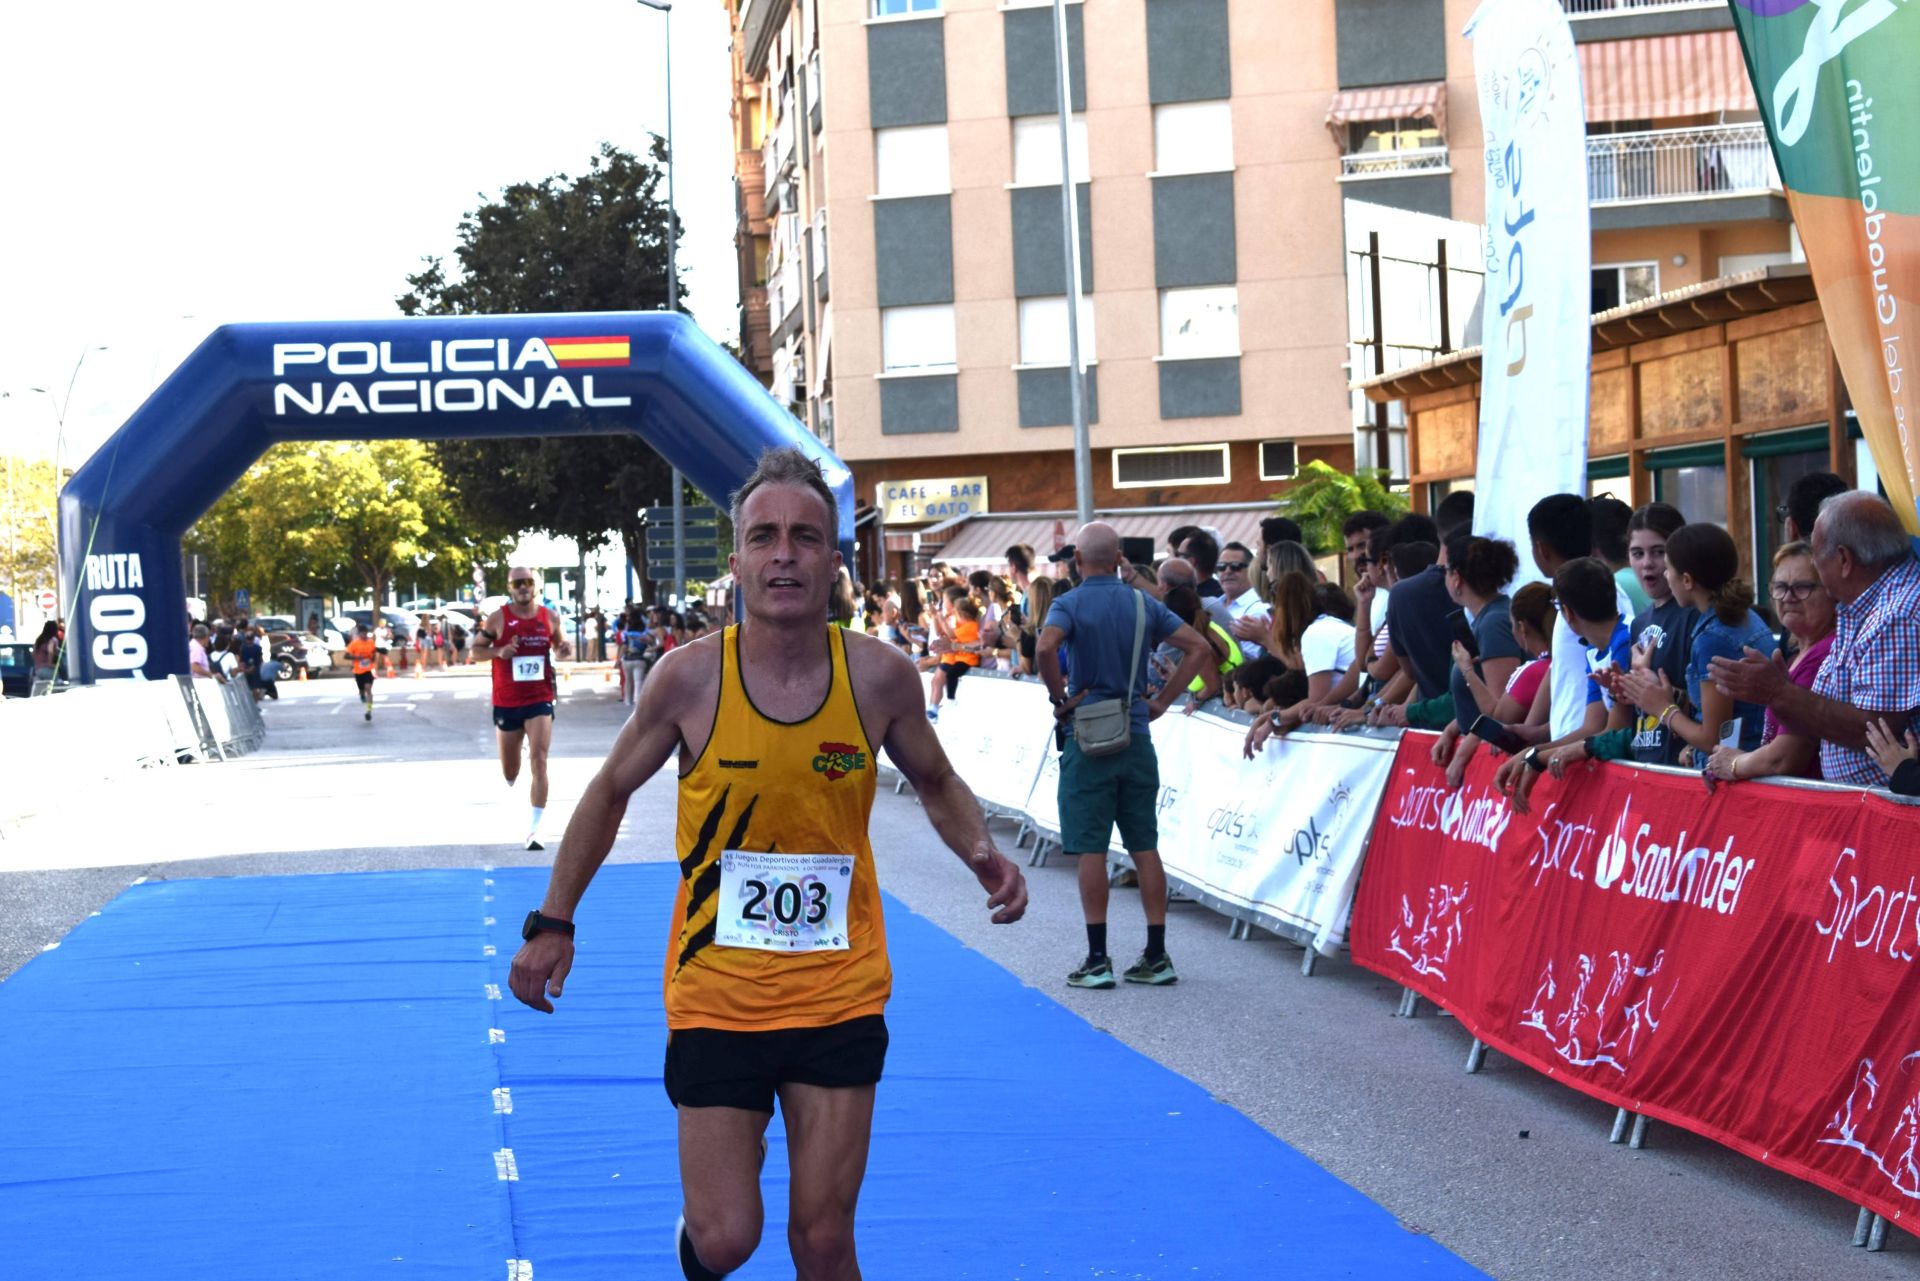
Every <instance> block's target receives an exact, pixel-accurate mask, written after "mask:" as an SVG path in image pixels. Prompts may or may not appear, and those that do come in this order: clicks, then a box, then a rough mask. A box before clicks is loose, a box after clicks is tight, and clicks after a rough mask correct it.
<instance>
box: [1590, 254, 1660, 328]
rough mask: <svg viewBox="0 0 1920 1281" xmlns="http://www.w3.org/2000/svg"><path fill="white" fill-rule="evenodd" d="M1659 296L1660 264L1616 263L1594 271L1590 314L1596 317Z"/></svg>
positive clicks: (1599, 267) (1596, 268)
mask: <svg viewBox="0 0 1920 1281" xmlns="http://www.w3.org/2000/svg"><path fill="white" fill-rule="evenodd" d="M1659 292H1660V264H1659V263H1657V262H1615V263H1606V264H1604V265H1602V266H1598V267H1595V268H1594V269H1593V310H1594V314H1596V315H1598V314H1599V313H1600V312H1603V311H1612V310H1613V309H1614V308H1615V307H1624V306H1626V305H1627V304H1629V303H1636V302H1644V301H1646V300H1647V299H1649V298H1651V297H1653V296H1654V295H1655V294H1657V293H1659Z"/></svg>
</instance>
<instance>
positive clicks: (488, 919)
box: [480, 916, 493, 925]
mask: <svg viewBox="0 0 1920 1281" xmlns="http://www.w3.org/2000/svg"><path fill="white" fill-rule="evenodd" d="M480 923H481V924H482V925H492V924H493V918H492V917H491V916H489V917H488V918H487V919H486V920H484V921H482V922H480Z"/></svg>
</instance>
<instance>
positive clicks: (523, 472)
mask: <svg viewBox="0 0 1920 1281" xmlns="http://www.w3.org/2000/svg"><path fill="white" fill-rule="evenodd" d="M667 159H668V157H667V150H666V144H665V143H664V142H662V141H661V140H660V139H659V138H658V137H656V138H654V140H653V144H652V147H651V149H650V152H649V155H648V157H647V158H646V159H642V158H640V157H638V156H635V155H633V154H632V153H630V152H627V151H622V150H620V149H619V148H617V147H614V146H612V145H611V144H606V143H603V144H601V147H600V153H599V154H598V155H596V156H594V157H593V158H592V160H591V161H590V162H589V164H588V168H587V172H586V173H584V174H581V175H580V176H579V177H577V178H569V177H568V176H567V175H566V174H556V175H554V176H552V177H549V178H544V179H542V180H540V181H539V182H521V183H515V184H513V185H512V186H509V187H506V188H504V189H503V190H502V191H501V192H500V195H499V197H498V198H497V199H492V200H485V199H484V198H483V203H482V204H481V205H480V207H479V208H478V209H475V210H473V211H472V212H470V213H468V214H467V215H466V216H465V217H464V218H462V219H461V221H460V227H459V245H458V247H457V248H456V249H455V250H454V257H455V258H456V259H457V260H458V271H457V273H455V274H453V275H449V273H448V269H447V265H446V263H445V261H444V260H443V259H440V258H428V259H426V260H425V261H426V266H425V267H424V268H423V269H422V270H420V271H419V272H417V273H415V274H414V275H411V276H408V277H407V283H408V285H409V286H411V288H410V289H409V290H408V292H407V293H405V294H403V295H402V296H401V297H400V298H399V299H398V302H399V305H400V310H401V311H403V312H405V313H406V314H407V315H409V316H415V315H430V316H449V315H464V314H493V315H499V314H512V313H529V312H567V311H636V310H638V311H644V310H652V309H659V308H664V307H665V306H666V302H667V207H666V203H665V201H664V200H662V199H661V192H660V185H661V181H662V178H663V171H662V168H661V166H662V165H664V164H665V163H666V162H667ZM433 449H434V452H435V455H436V456H437V458H438V459H439V461H440V465H441V467H442V468H443V469H444V470H445V472H446V474H447V478H448V479H449V481H451V482H452V483H453V484H454V485H455V486H456V487H457V488H458V489H459V491H460V495H461V501H462V502H463V503H465V504H467V506H468V507H469V509H470V510H471V511H472V512H473V513H474V514H475V515H476V516H477V517H478V518H480V519H481V520H482V521H483V522H484V523H486V524H489V525H497V526H501V527H505V528H511V529H514V530H522V529H538V530H543V531H545V532H546V533H549V534H553V535H557V536H559V537H563V538H571V539H574V540H575V541H577V542H579V543H580V545H581V546H582V548H587V547H597V546H599V545H600V544H601V543H603V542H604V541H605V540H606V533H607V531H608V530H618V531H619V534H620V537H621V540H622V542H623V544H624V545H625V549H626V553H627V557H628V559H630V560H632V561H633V562H634V563H636V564H638V563H642V562H643V561H644V559H645V555H644V552H643V550H642V548H643V546H644V543H645V538H644V535H643V533H642V525H641V521H640V516H639V509H640V508H642V507H645V506H649V505H651V504H656V503H668V502H671V501H672V494H671V490H670V485H671V469H670V468H669V466H668V465H667V462H666V460H665V459H663V458H661V457H660V455H659V454H658V453H656V452H655V451H654V449H653V447H652V446H650V445H648V444H647V443H646V442H644V441H642V440H640V439H638V438H637V437H634V436H629V435H619V436H587V437H568V438H563V439H535V440H466V441H449V442H445V443H441V444H438V445H435V446H433ZM687 492H688V496H689V497H690V498H692V499H694V500H696V501H697V500H698V497H699V496H698V494H697V493H695V492H694V491H693V490H692V489H691V488H690V487H689V489H688V491H687Z"/></svg>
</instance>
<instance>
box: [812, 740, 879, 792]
mask: <svg viewBox="0 0 1920 1281" xmlns="http://www.w3.org/2000/svg"><path fill="white" fill-rule="evenodd" d="M866 767H867V754H866V753H865V752H863V751H861V750H860V749H859V748H858V747H856V746H854V745H853V744H852V743H822V744H820V754H819V755H818V756H816V757H814V758H813V772H814V773H816V774H825V775H826V776H827V781H828V782H829V783H831V782H833V781H835V780H836V779H842V778H845V777H846V776H847V775H849V774H851V773H853V772H854V771H855V770H863V769H865V768H866Z"/></svg>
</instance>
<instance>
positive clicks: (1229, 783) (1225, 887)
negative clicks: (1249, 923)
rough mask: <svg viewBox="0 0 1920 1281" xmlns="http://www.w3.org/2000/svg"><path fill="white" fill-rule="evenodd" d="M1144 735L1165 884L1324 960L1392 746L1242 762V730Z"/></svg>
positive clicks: (1364, 744)
mask: <svg viewBox="0 0 1920 1281" xmlns="http://www.w3.org/2000/svg"><path fill="white" fill-rule="evenodd" d="M1153 728H1154V735H1153V741H1154V746H1155V747H1156V748H1157V749H1158V752H1159V757H1160V857H1161V860H1162V861H1163V862H1164V863H1165V864H1166V868H1167V875H1168V876H1169V877H1171V878H1172V879H1173V880H1175V881H1177V882H1179V883H1180V884H1181V885H1182V886H1183V887H1185V888H1187V889H1188V890H1189V892H1196V893H1197V894H1198V895H1199V896H1200V897H1202V898H1203V899H1207V900H1213V902H1212V903H1211V905H1212V906H1214V907H1216V908H1220V909H1222V910H1225V911H1227V912H1228V913H1229V914H1230V915H1233V916H1236V917H1239V918H1241V919H1247V920H1254V921H1257V922H1259V923H1260V924H1261V925H1263V926H1265V927H1266V928H1267V929H1270V930H1272V931H1274V932H1275V933H1277V934H1281V935H1284V936H1286V937H1288V938H1291V939H1293V940H1295V941H1296V942H1299V943H1303V944H1307V945H1310V946H1311V947H1313V948H1314V949H1315V950H1316V951H1318V952H1320V953H1321V954H1322V955H1332V954H1333V952H1334V951H1335V950H1336V949H1337V948H1338V947H1339V945H1340V943H1341V941H1342V940H1343V939H1344V938H1345V937H1346V931H1347V916H1348V914H1349V913H1350V912H1351V910H1352V908H1353V891H1354V886H1355V885H1356V884H1357V883H1358V882H1359V879H1360V862H1361V858H1362V856H1363V855H1364V854H1365V853H1366V847H1367V834H1368V833H1369V832H1370V831H1371V830H1372V828H1373V817H1374V811H1375V810H1377V809H1378V808H1379V806H1380V798H1381V796H1383V795H1384V794H1385V792H1386V787H1387V781H1388V778H1389V777H1390V775H1391V774H1392V771H1393V758H1394V752H1395V750H1396V748H1397V747H1398V741H1397V739H1391V738H1373V737H1363V736H1359V735H1351V734H1297V735H1290V736H1287V737H1284V738H1274V739H1269V740H1268V742H1267V746H1266V749H1265V750H1264V751H1263V752H1262V753H1261V755H1260V756H1259V758H1258V759H1255V760H1251V761H1250V760H1246V759H1245V758H1244V757H1243V755H1242V753H1241V743H1242V742H1243V741H1244V740H1245V737H1246V727H1245V726H1244V725H1240V724H1237V723H1234V722H1231V721H1225V720H1216V719H1215V718H1213V717H1211V716H1208V715H1206V714H1205V713H1202V714H1200V715H1197V716H1191V717H1188V716H1180V715H1177V714H1176V715H1170V716H1164V717H1162V718H1161V719H1160V720H1159V721H1157V722H1155V724H1154V727H1153Z"/></svg>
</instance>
